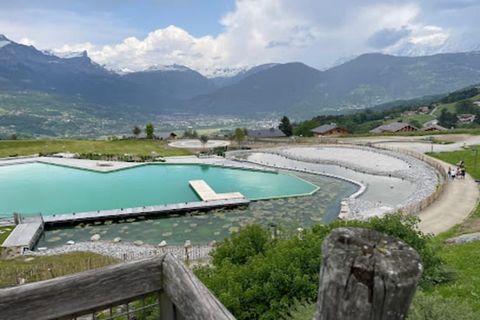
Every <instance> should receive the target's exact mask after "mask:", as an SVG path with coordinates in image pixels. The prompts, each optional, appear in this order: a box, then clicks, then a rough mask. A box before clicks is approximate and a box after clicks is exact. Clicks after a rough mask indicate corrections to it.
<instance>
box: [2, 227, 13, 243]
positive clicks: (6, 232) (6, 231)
mask: <svg viewBox="0 0 480 320" xmlns="http://www.w3.org/2000/svg"><path fill="white" fill-rule="evenodd" d="M13 228H15V227H14V226H8V227H0V245H1V244H2V243H3V241H5V239H7V237H8V235H9V234H10V232H12V230H13Z"/></svg>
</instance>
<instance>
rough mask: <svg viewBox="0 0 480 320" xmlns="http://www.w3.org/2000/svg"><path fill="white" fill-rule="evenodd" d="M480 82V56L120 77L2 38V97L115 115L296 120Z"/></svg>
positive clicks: (178, 69) (173, 70)
mask: <svg viewBox="0 0 480 320" xmlns="http://www.w3.org/2000/svg"><path fill="white" fill-rule="evenodd" d="M479 82H480V52H471V53H451V54H438V55H434V56H425V57H397V56H391V55H384V54H365V55H362V56H359V57H357V58H355V59H353V60H350V61H348V62H345V63H343V64H341V65H338V66H335V67H333V68H330V69H328V70H325V71H319V70H317V69H314V68H311V67H309V66H306V65H304V64H302V63H286V64H265V65H260V66H257V67H253V68H251V69H249V70H247V71H242V72H241V73H239V74H237V75H235V76H233V77H220V78H212V79H208V78H206V77H204V76H203V75H201V74H200V73H198V72H196V71H194V70H191V69H189V68H187V67H184V66H178V65H173V66H164V67H156V68H152V69H150V70H146V71H143V72H134V73H128V74H122V75H120V74H117V73H115V72H112V71H109V70H106V69H105V68H103V67H102V66H100V65H98V64H96V63H95V62H93V61H92V60H91V59H90V58H89V57H88V56H87V54H86V53H83V54H80V55H78V54H77V55H74V56H70V57H67V58H61V57H57V56H55V55H52V54H48V53H45V52H42V51H39V50H37V49H35V48H34V47H33V46H25V45H21V44H17V43H15V42H13V41H11V40H9V39H7V38H6V37H4V36H2V35H0V91H4V92H24V91H32V92H41V93H48V94H52V96H65V97H67V98H69V99H70V100H71V101H74V102H75V101H82V103H87V104H89V105H90V106H93V105H95V106H102V107H101V108H99V109H101V110H102V112H103V113H105V112H110V113H111V114H118V113H121V114H123V115H125V114H129V113H143V114H164V115H170V114H185V113H190V114H194V115H198V114H205V115H240V116H245V117H255V116H258V115H264V114H266V113H268V114H288V115H289V116H291V117H293V118H297V119H298V118H306V117H310V116H313V115H317V114H322V113H339V112H342V110H346V109H359V108H366V107H371V106H374V105H377V104H380V103H385V102H389V101H392V100H398V99H410V98H415V97H420V96H426V95H434V94H441V93H445V92H450V91H454V90H457V89H460V88H463V87H466V86H468V85H472V84H475V83H479ZM75 103H76V102H75ZM46 107H48V106H46ZM81 107H82V106H81V105H80V106H79V108H81ZM0 108H1V106H0ZM90 111H91V109H90V110H89V112H90ZM93 111H94V110H93Z"/></svg>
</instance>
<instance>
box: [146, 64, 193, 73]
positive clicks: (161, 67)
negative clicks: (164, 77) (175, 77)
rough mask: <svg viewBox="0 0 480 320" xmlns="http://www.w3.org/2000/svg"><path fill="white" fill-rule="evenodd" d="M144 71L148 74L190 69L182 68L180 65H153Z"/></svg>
mask: <svg viewBox="0 0 480 320" xmlns="http://www.w3.org/2000/svg"><path fill="white" fill-rule="evenodd" d="M145 71H147V72H150V71H180V72H182V71H192V69H190V68H188V67H186V66H182V65H180V64H170V65H154V66H151V67H148V68H147V69H146V70H145Z"/></svg>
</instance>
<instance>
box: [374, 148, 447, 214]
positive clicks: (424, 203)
mask: <svg viewBox="0 0 480 320" xmlns="http://www.w3.org/2000/svg"><path fill="white" fill-rule="evenodd" d="M372 147H374V148H377V149H381V150H387V151H393V152H398V153H402V154H405V155H407V156H410V157H414V158H417V159H418V160H421V161H423V162H425V163H427V164H428V165H430V166H431V167H433V168H434V169H435V170H436V172H437V174H438V175H439V176H440V183H439V184H438V185H437V188H436V189H435V191H434V192H433V193H431V194H430V195H429V196H428V197H426V198H424V199H423V200H421V201H419V202H416V203H413V204H411V205H407V206H405V207H403V208H401V209H400V211H401V212H403V213H406V214H417V213H419V212H420V211H422V210H423V209H425V208H427V207H428V206H429V205H431V204H432V203H433V202H434V201H435V200H437V199H438V197H440V195H441V194H442V193H443V191H444V190H445V187H446V185H447V183H448V175H447V172H446V171H445V168H444V167H443V166H442V164H441V163H439V162H438V161H436V160H434V159H433V158H432V157H430V156H427V155H425V154H423V153H419V152H416V151H412V150H407V149H403V148H394V147H386V146H379V145H372Z"/></svg>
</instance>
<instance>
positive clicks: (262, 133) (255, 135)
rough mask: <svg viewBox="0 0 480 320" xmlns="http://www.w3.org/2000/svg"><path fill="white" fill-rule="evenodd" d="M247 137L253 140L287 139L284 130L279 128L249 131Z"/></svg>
mask: <svg viewBox="0 0 480 320" xmlns="http://www.w3.org/2000/svg"><path fill="white" fill-rule="evenodd" d="M247 136H248V137H249V138H251V139H262V138H284V137H286V135H285V133H283V132H282V130H280V129H277V128H270V129H258V130H247Z"/></svg>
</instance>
